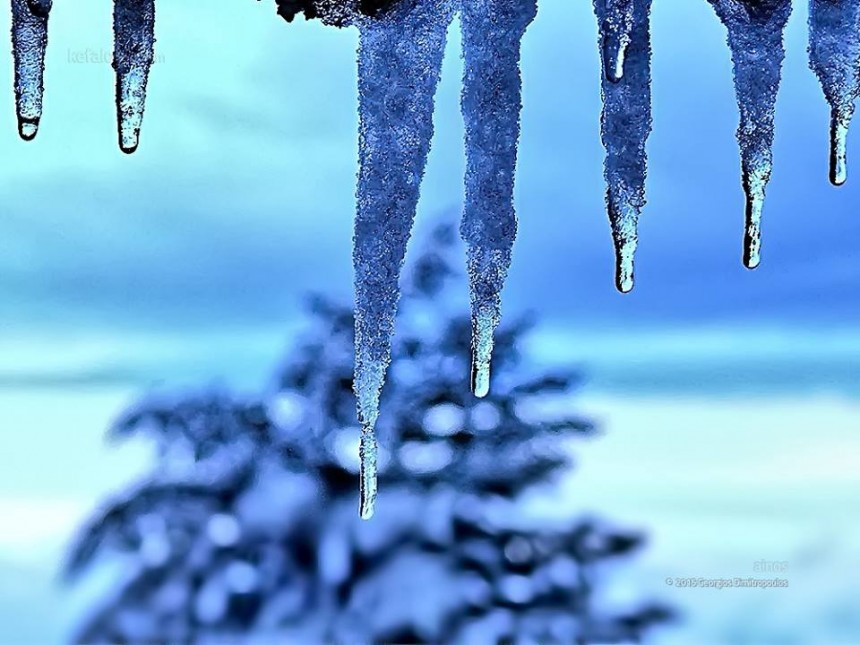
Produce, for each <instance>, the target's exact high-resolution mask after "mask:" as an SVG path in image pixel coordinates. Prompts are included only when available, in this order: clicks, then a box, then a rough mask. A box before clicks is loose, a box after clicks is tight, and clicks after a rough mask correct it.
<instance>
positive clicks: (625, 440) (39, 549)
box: [0, 335, 860, 645]
mask: <svg viewBox="0 0 860 645" xmlns="http://www.w3.org/2000/svg"><path fill="white" fill-rule="evenodd" d="M679 338H681V339H683V336H681V337H679ZM833 338H834V339H835V338H837V337H836V336H835V335H834V336H833ZM654 342H656V339H655V340H654V341H653V342H651V343H641V344H640V346H642V347H644V348H647V347H653V343H654ZM678 342H680V343H681V345H680V347H683V340H679V341H678ZM833 342H834V343H835V342H836V340H834V341H833ZM272 343H273V344H272V348H275V347H278V346H279V344H276V341H274V339H273V340H272ZM264 344H265V343H263V342H262V341H260V342H259V343H258V345H259V346H260V347H261V348H262V346H263V345H264ZM755 344H757V345H759V346H760V345H761V343H760V342H756V343H755ZM797 345H798V346H801V345H803V343H797ZM666 346H668V347H670V348H671V347H673V345H671V344H667V345H666ZM674 347H676V349H677V348H678V347H679V345H677V343H676V344H675V345H674ZM224 351H225V352H228V353H229V351H230V350H229V349H224ZM273 351H275V350H274V349H273ZM571 351H573V350H571ZM642 351H646V350H645V349H643V350H642ZM762 351H764V350H762ZM781 351H782V353H781V354H780V355H781V356H782V359H783V363H784V364H783V365H782V368H781V369H780V370H777V371H782V373H783V374H784V375H785V382H784V384H783V387H781V388H780V387H778V384H777V383H772V384H771V385H772V387H770V388H769V389H770V391H769V392H763V391H762V392H756V393H749V392H744V391H740V390H742V389H743V388H740V389H739V390H738V391H733V390H732V388H726V387H725V382H724V379H723V377H722V376H721V370H720V369H716V368H715V367H714V365H715V364H723V365H724V366H725V362H726V361H728V360H729V358H728V357H727V356H726V352H725V351H722V352H710V353H709V355H704V354H703V355H700V356H698V357H696V358H695V360H693V358H692V357H691V356H690V352H689V351H686V352H685V351H682V350H678V352H679V355H687V356H688V360H687V361H686V363H685V364H686V365H687V368H686V369H688V370H692V371H691V372H688V373H698V374H700V375H706V374H708V373H713V374H715V378H716V379H717V382H718V383H717V385H718V386H719V387H716V388H713V389H714V391H715V393H711V394H709V393H707V392H704V391H703V388H705V387H706V385H707V384H706V383H705V382H704V381H699V382H698V387H697V388H693V387H688V388H687V389H686V391H685V390H684V389H682V388H676V387H673V386H666V385H664V387H656V386H652V387H650V388H644V389H643V388H639V390H636V389H635V388H633V387H630V386H629V385H627V386H624V385H623V384H622V383H620V382H619V381H618V379H615V378H614V377H613V376H612V374H613V373H614V372H615V371H616V370H617V369H618V365H619V364H618V362H617V361H615V362H613V360H612V359H611V358H607V359H606V360H605V361H604V363H603V364H600V363H595V362H594V360H592V359H591V357H586V358H587V359H588V360H587V362H588V363H590V364H591V365H592V368H591V372H592V373H593V374H594V375H595V382H593V383H592V385H590V386H589V387H587V388H586V390H585V392H584V393H583V394H582V396H579V397H578V398H577V399H576V404H577V405H578V407H579V408H580V409H582V410H584V411H587V412H588V413H590V414H592V415H594V416H596V417H597V418H599V419H600V420H601V421H602V422H603V425H604V428H605V430H606V433H605V435H604V436H602V437H600V438H598V439H596V440H594V441H591V442H588V443H586V444H578V447H577V454H578V455H579V458H580V459H579V467H578V469H577V471H576V472H575V473H574V474H573V476H572V477H571V478H570V479H569V480H568V481H566V482H565V483H564V485H563V487H562V489H561V491H560V495H561V504H559V502H558V498H548V497H539V498H536V499H532V500H530V503H531V504H532V506H533V508H534V509H535V512H538V513H545V512H547V513H553V514H557V513H558V512H559V510H561V511H562V512H564V513H567V512H577V511H581V510H584V511H589V510H593V511H597V512H599V513H600V514H601V515H604V516H607V517H609V518H611V519H614V520H617V521H618V522H619V523H620V524H621V525H624V526H630V527H641V528H643V529H646V530H648V531H649V533H650V535H651V539H650V544H649V546H648V548H647V549H646V551H645V552H644V553H643V555H642V557H641V558H639V559H638V560H637V562H636V564H635V565H633V566H632V567H625V568H624V572H625V574H631V573H632V574H633V575H632V576H630V577H629V578H628V577H625V579H624V580H618V581H617V583H618V584H617V585H615V586H613V587H612V589H611V600H613V601H617V602H619V603H623V602H624V601H625V599H626V598H630V597H641V596H642V595H648V596H651V597H659V598H662V599H664V600H667V601H669V602H671V603H674V604H675V605H677V606H679V607H681V608H682V609H683V610H685V613H686V621H685V623H684V624H683V625H682V626H681V627H680V628H678V629H676V630H670V631H667V632H666V633H665V634H661V635H659V637H658V638H657V639H656V641H655V642H658V643H670V644H675V643H689V642H697V643H703V644H707V643H723V642H737V643H744V642H749V643H769V642H774V643H776V642H779V643H824V642H826V643H834V644H839V643H845V644H846V645H847V644H848V643H856V642H858V639H860V624H858V623H857V618H856V614H854V613H853V612H852V611H851V605H850V602H851V599H852V598H856V597H857V595H858V592H860V583H858V582H857V581H856V579H854V578H853V577H851V576H849V575H847V572H849V571H856V570H858V566H860V520H858V519H857V516H856V513H851V512H849V509H851V508H852V503H853V504H854V507H855V508H856V499H857V498H858V493H860V468H858V461H860V458H858V456H857V455H860V435H858V434H857V428H858V419H860V398H858V397H856V396H852V395H851V393H850V390H851V389H852V388H851V387H847V386H846V387H837V386H838V383H837V384H834V383H831V384H830V385H829V386H828V387H827V388H825V387H823V386H822V387H818V388H816V387H811V386H809V384H808V383H804V385H803V387H801V388H798V387H797V386H796V385H792V383H793V380H792V378H791V376H790V375H791V374H793V373H794V370H792V368H791V365H790V364H791V354H790V352H788V351H787V350H785V348H783V350H781ZM846 352H847V354H846ZM597 353H599V352H597V351H596V350H595V354H597ZM799 353H800V354H802V353H803V352H799ZM263 354H264V352H263V351H260V355H261V356H262V355H263ZM604 354H605V355H606V356H611V353H610V352H609V351H608V348H607V351H606V352H604ZM671 354H672V352H671V351H668V352H663V355H669V356H671ZM625 355H626V356H627V359H626V360H628V361H630V362H631V364H632V363H636V362H637V361H636V356H631V355H630V354H629V353H626V354H625ZM837 355H838V356H841V357H842V358H844V357H845V356H846V355H847V356H850V355H851V354H850V343H848V342H847V341H846V342H845V343H844V344H843V347H842V351H841V352H836V351H834V361H835V360H836V357H837ZM114 358H116V357H114ZM222 358H223V357H222ZM801 359H802V357H801V358H798V359H797V362H796V364H797V365H802V364H803V360H801ZM209 360H215V359H213V358H212V357H211V356H210V357H209ZM225 360H226V359H225ZM822 360H823V359H822ZM715 361H716V363H715ZM215 362H217V360H215ZM250 362H253V361H250V360H249V363H250ZM638 363H639V365H640V370H641V372H640V373H641V375H642V377H643V378H644V379H646V380H651V381H653V383H654V384H657V383H660V382H664V383H666V382H667V379H668V377H669V376H670V375H668V374H661V373H662V372H666V371H671V370H672V367H671V366H670V365H667V364H662V365H658V366H657V367H656V368H655V371H654V373H652V374H651V375H650V376H649V375H648V374H647V370H646V369H645V368H644V367H642V366H643V365H646V364H647V363H648V361H647V360H645V359H644V358H642V357H641V356H640V360H639V361H638ZM225 364H226V363H225ZM263 364H264V363H263V361H262V360H261V361H259V363H258V367H259V369H257V370H256V373H255V370H254V369H251V367H249V368H248V369H247V370H245V376H246V380H250V379H251V378H252V376H253V378H257V377H258V376H259V374H262V373H264V372H265V370H264V369H263V368H262V365H263ZM709 364H710V367H709ZM189 366H190V367H189ZM696 366H698V369H695V370H694V369H693V368H694V367H696ZM93 369H94V368H93ZM186 369H187V370H188V371H190V372H195V371H199V370H201V369H202V368H201V366H200V364H199V363H195V362H193V361H188V362H187V363H186ZM675 369H676V370H677V364H676V365H675ZM90 371H92V369H91V370H90ZM96 371H97V370H96ZM825 372H826V370H823V369H822V373H825ZM830 373H831V374H836V375H839V374H843V373H846V372H844V371H843V370H841V369H840V368H839V366H838V361H836V363H835V367H834V369H833V370H831V372H830ZM234 374H235V373H234ZM601 375H603V376H601ZM189 378H190V377H187V378H185V379H183V380H185V381H186V382H187V381H188V380H189ZM721 379H722V380H721ZM242 380H243V379H241V378H240V379H239V381H242ZM842 380H843V381H845V379H842ZM37 381H38V379H37ZM668 381H669V382H670V381H671V379H668ZM801 382H802V383H803V381H801ZM843 385H844V383H843ZM848 385H851V383H850V381H849V382H848ZM854 385H856V384H854ZM139 389H140V386H139V385H136V384H134V383H122V382H121V383H119V384H113V385H111V384H108V383H98V382H97V383H95V384H89V385H87V384H84V385H73V386H68V385H67V386H61V385H57V384H54V385H50V384H49V385H44V384H43V385H39V384H38V383H35V384H30V385H26V386H20V387H13V386H11V385H9V386H6V387H4V388H3V389H2V390H0V427H2V428H3V429H4V431H3V433H2V436H3V444H4V445H3V449H2V452H0V454H2V455H3V467H2V468H0V518H2V522H3V526H2V530H0V643H4V644H5V643H16V644H18V645H27V644H29V643H39V644H41V643H54V642H61V640H62V635H63V634H64V633H65V632H64V630H65V629H66V627H67V625H68V624H69V620H70V618H71V616H72V615H73V613H74V606H73V605H71V604H70V601H69V599H68V598H67V597H65V596H64V595H62V593H61V592H60V591H59V590H58V588H57V587H56V585H55V582H56V568H57V563H58V562H59V560H60V557H61V553H62V550H63V548H64V544H65V543H66V541H67V540H68V537H69V535H70V533H71V532H72V530H73V528H74V526H75V525H76V524H77V523H78V522H79V521H80V519H81V518H82V517H83V516H84V515H85V514H86V513H87V512H88V511H89V510H90V509H91V508H92V506H93V504H94V502H95V500H97V499H98V498H99V497H100V496H102V495H103V494H104V492H105V491H108V490H111V489H113V488H116V487H117V486H119V485H120V484H122V483H123V482H127V481H129V480H130V479H132V478H133V477H134V475H135V472H136V471H138V470H139V468H140V465H141V463H142V462H143V459H144V458H145V456H146V452H145V451H144V450H143V449H142V448H141V447H140V446H129V447H125V448H121V449H109V448H107V447H105V446H104V445H103V443H102V432H103V429H104V428H105V426H106V425H107V423H108V422H109V420H110V419H111V418H112V416H113V415H114V414H116V413H117V412H118V411H119V410H121V409H122V408H123V407H124V406H125V405H126V404H127V403H128V402H129V401H130V400H131V399H132V398H133V396H134V392H136V391H139ZM828 390H829V392H828ZM840 390H844V391H840ZM846 392H847V393H846ZM758 560H770V561H786V562H788V567H789V568H788V571H787V572H785V573H784V574H779V575H781V576H782V577H786V578H788V579H789V583H790V586H789V588H788V589H767V590H762V589H724V590H721V591H718V590H712V589H707V590H706V589H679V588H677V587H674V586H672V587H669V586H667V585H666V583H665V579H666V578H668V577H671V578H677V577H706V578H707V577H719V578H734V577H749V576H753V577H756V576H760V574H757V573H756V572H755V571H754V569H753V567H754V563H755V562H756V561H758ZM766 577H768V576H766ZM769 577H772V575H771V576H769Z"/></svg>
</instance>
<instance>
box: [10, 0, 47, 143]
mask: <svg viewBox="0 0 860 645" xmlns="http://www.w3.org/2000/svg"><path fill="white" fill-rule="evenodd" d="M51 5H52V0H12V53H13V56H14V58H15V103H16V110H17V113H18V134H19V135H20V136H21V138H22V139H24V140H25V141H30V140H32V139H34V138H35V137H36V134H37V133H38V132H39V123H40V121H41V120H42V97H43V94H44V78H45V50H46V49H47V47H48V16H49V15H50V13H51Z"/></svg>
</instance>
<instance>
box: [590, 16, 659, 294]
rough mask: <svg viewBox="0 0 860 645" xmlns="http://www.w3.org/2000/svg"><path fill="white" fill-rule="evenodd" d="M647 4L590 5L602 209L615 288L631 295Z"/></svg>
mask: <svg viewBox="0 0 860 645" xmlns="http://www.w3.org/2000/svg"><path fill="white" fill-rule="evenodd" d="M650 10H651V0H594V11H595V13H596V14H597V22H598V25H599V27H600V40H599V42H600V48H601V52H602V57H603V66H604V72H603V75H602V78H603V80H602V85H601V89H602V95H603V113H602V114H601V135H602V139H603V145H604V147H605V148H606V162H605V165H604V174H605V176H606V185H607V190H606V206H607V210H608V211H609V221H610V224H611V225H612V237H613V240H614V242H615V255H616V270H615V284H616V287H617V288H618V290H619V291H621V292H622V293H627V292H628V291H630V290H631V289H633V257H634V254H635V253H636V245H637V243H638V232H637V229H638V225H639V214H640V213H641V211H642V208H643V207H644V206H645V176H646V172H647V153H646V150H645V144H646V142H647V140H648V135H649V134H650V133H651V37H650V25H649V21H650Z"/></svg>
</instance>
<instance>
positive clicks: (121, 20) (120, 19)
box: [113, 0, 155, 154]
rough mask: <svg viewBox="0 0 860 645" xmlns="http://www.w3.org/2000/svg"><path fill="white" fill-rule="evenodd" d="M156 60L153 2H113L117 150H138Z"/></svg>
mask: <svg viewBox="0 0 860 645" xmlns="http://www.w3.org/2000/svg"><path fill="white" fill-rule="evenodd" d="M154 59H155V2H154V0H115V3H114V62H113V65H114V70H115V71H116V109H117V122H118V129H119V147H120V149H121V150H122V151H123V152H125V153H126V154H131V153H133V152H134V151H135V150H137V147H138V143H139V139H140V128H141V126H142V124H143V113H144V108H145V106H146V86H147V82H148V80H149V70H150V68H151V67H152V63H153V61H154Z"/></svg>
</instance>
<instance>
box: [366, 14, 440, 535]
mask: <svg viewBox="0 0 860 645" xmlns="http://www.w3.org/2000/svg"><path fill="white" fill-rule="evenodd" d="M453 8H454V5H453V1H452V0H439V1H438V2H427V1H426V0H401V1H400V2H398V3H396V4H395V5H394V6H393V7H392V8H391V9H389V10H387V11H385V12H383V13H381V14H380V15H379V16H378V17H373V18H370V17H368V18H364V19H361V20H360V21H358V27H359V32H360V38H359V51H358V85H359V119H360V124H359V162H360V169H359V174H358V196H357V202H358V204H357V213H356V223H355V240H354V242H355V246H354V251H353V262H354V265H355V297H356V316H355V344H356V345H355V353H356V357H355V385H354V387H355V393H356V397H357V398H358V418H359V422H360V424H361V508H360V512H361V516H362V517H363V518H369V517H370V516H371V515H372V514H373V505H374V501H375V497H376V439H375V437H374V427H375V425H376V420H377V417H378V415H379V397H380V393H381V390H382V385H383V382H384V379H385V372H386V369H387V367H388V364H389V362H390V358H391V336H392V333H393V330H394V317H395V314H396V311H397V302H398V300H399V298H400V291H399V288H398V280H399V277H400V269H401V267H402V265H403V259H404V256H405V253H406V244H407V242H408V240H409V236H410V232H411V230H412V222H413V220H414V218H415V208H416V206H417V203H418V193H419V187H420V184H421V178H422V176H423V174H424V167H425V165H426V162H427V155H428V153H429V151H430V141H431V139H432V136H433V106H434V97H435V93H436V87H437V85H438V82H439V73H440V70H441V67H442V56H443V54H444V50H445V40H446V34H447V31H448V25H449V24H450V22H451V18H452V15H453Z"/></svg>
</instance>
